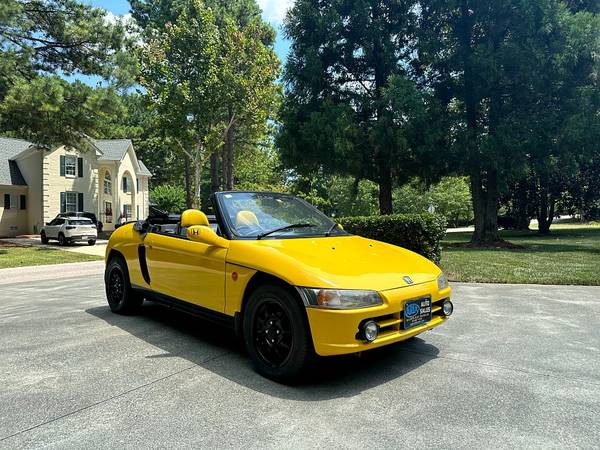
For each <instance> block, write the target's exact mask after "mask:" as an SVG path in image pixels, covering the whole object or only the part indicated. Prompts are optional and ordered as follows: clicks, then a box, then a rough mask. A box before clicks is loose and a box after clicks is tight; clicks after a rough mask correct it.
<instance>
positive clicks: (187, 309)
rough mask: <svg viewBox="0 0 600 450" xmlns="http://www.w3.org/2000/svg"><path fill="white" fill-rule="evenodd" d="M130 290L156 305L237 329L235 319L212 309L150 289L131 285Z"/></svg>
mask: <svg viewBox="0 0 600 450" xmlns="http://www.w3.org/2000/svg"><path fill="white" fill-rule="evenodd" d="M132 288H133V290H134V291H136V292H137V293H139V294H140V295H142V296H143V297H144V298H146V299H147V300H150V301H153V302H156V303H161V304H163V305H166V306H169V307H171V308H173V309H176V310H178V311H181V312H183V313H186V314H190V315H192V316H195V317H198V318H201V319H204V320H207V321H209V322H212V323H216V324H218V325H221V326H224V327H227V328H231V329H234V330H235V329H236V328H237V327H236V319H235V317H232V316H228V315H226V314H223V313H220V312H217V311H213V310H212V309H208V308H203V307H202V306H198V305H194V304H192V303H189V302H186V301H184V300H179V299H178V298H174V297H170V296H168V295H164V294H160V293H158V292H154V291H153V290H151V289H146V288H143V287H140V286H135V285H133V286H132Z"/></svg>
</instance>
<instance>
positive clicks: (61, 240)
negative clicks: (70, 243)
mask: <svg viewBox="0 0 600 450" xmlns="http://www.w3.org/2000/svg"><path fill="white" fill-rule="evenodd" d="M58 245H62V246H64V245H67V239H66V238H65V235H64V234H62V233H58Z"/></svg>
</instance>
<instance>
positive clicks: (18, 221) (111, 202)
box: [0, 137, 152, 236]
mask: <svg viewBox="0 0 600 450" xmlns="http://www.w3.org/2000/svg"><path fill="white" fill-rule="evenodd" d="M92 142H93V149H92V150H89V151H78V150H77V149H73V148H70V147H66V146H59V147H56V148H53V149H48V148H42V147H40V146H37V145H34V144H32V143H31V142H27V141H23V140H20V139H12V138H3V137H0V236H16V235H20V234H30V233H35V234H37V233H39V231H40V228H41V227H42V226H43V224H45V223H47V222H49V221H50V220H52V219H53V218H54V217H55V216H56V215H57V214H58V213H61V212H75V211H85V212H93V213H95V214H96V216H97V217H98V219H99V220H101V221H102V222H103V223H104V229H105V230H113V229H114V224H115V222H119V221H123V220H135V219H138V218H145V217H147V215H148V201H149V200H148V184H149V180H150V178H151V177H152V174H151V173H150V172H149V171H148V169H147V168H146V166H145V165H144V163H143V162H142V161H141V160H139V159H138V158H137V156H136V154H135V150H134V148H133V144H132V142H131V140H129V139H108V140H94V141H92Z"/></svg>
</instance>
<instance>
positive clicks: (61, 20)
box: [0, 0, 130, 147]
mask: <svg viewBox="0 0 600 450" xmlns="http://www.w3.org/2000/svg"><path fill="white" fill-rule="evenodd" d="M124 42H125V30H124V27H123V25H122V24H121V23H118V22H117V23H115V24H111V23H109V22H108V20H107V18H106V11H104V10H103V9H99V8H93V7H91V6H88V5H85V4H83V3H79V2H77V1H74V0H5V1H3V2H2V4H1V5H0V104H2V108H1V109H0V133H4V134H11V135H18V136H20V137H25V138H27V139H31V140H32V141H34V142H36V143H40V144H45V145H55V144H71V145H78V146H80V147H82V146H85V145H86V139H85V136H98V135H99V134H100V125H99V124H98V122H99V121H102V120H103V116H106V115H110V114H116V113H118V109H119V105H118V98H117V96H116V94H115V91H114V90H112V89H102V88H99V89H96V90H94V89H92V88H90V87H89V86H86V85H84V84H83V83H77V82H76V83H72V84H69V83H67V82H66V81H65V80H64V79H61V78H59V76H58V75H60V74H61V75H71V74H74V73H81V74H86V75H100V76H102V77H104V78H106V79H110V80H111V81H114V82H115V83H118V82H119V80H118V79H117V78H120V77H122V76H124V74H125V72H126V70H125V69H124V67H125V66H127V62H128V61H129V62H130V58H128V57H127V54H126V53H125V52H124V51H123V49H124ZM117 62H119V67H117V64H116V63H117Z"/></svg>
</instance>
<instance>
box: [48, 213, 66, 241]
mask: <svg viewBox="0 0 600 450" xmlns="http://www.w3.org/2000/svg"><path fill="white" fill-rule="evenodd" d="M64 222H65V219H62V218H56V219H54V220H53V221H52V222H50V224H49V225H47V226H46V230H45V231H46V237H49V238H53V239H58V230H59V229H60V227H61V226H62V224H63V223H64Z"/></svg>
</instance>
